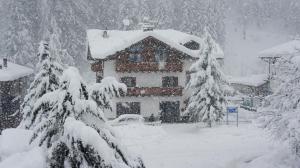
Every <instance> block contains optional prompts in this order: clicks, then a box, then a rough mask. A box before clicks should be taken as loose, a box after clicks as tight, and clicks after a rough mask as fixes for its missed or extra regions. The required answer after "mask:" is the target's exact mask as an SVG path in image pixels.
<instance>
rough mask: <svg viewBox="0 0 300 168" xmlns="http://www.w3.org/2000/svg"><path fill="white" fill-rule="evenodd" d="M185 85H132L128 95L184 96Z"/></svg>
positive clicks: (128, 89)
mask: <svg viewBox="0 0 300 168" xmlns="http://www.w3.org/2000/svg"><path fill="white" fill-rule="evenodd" d="M182 92H183V87H132V88H127V94H126V96H182Z"/></svg>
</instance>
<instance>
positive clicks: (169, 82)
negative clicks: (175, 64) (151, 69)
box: [162, 76, 178, 87]
mask: <svg viewBox="0 0 300 168" xmlns="http://www.w3.org/2000/svg"><path fill="white" fill-rule="evenodd" d="M162 86H163V87H177V86H178V77H176V76H166V77H163V78H162Z"/></svg>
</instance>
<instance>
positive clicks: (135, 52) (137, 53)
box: [128, 44, 144, 62]
mask: <svg viewBox="0 0 300 168" xmlns="http://www.w3.org/2000/svg"><path fill="white" fill-rule="evenodd" d="M143 48H144V45H143V44H136V45H133V46H131V47H130V48H129V51H130V54H129V58H128V60H129V61H131V62H142V61H143V57H142V55H141V53H142V51H143Z"/></svg>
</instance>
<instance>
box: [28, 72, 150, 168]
mask: <svg viewBox="0 0 300 168" xmlns="http://www.w3.org/2000/svg"><path fill="white" fill-rule="evenodd" d="M104 81H106V80H104ZM111 81H114V80H111ZM112 85H114V86H112ZM124 88H126V87H124V85H123V84H119V83H116V82H113V83H109V82H108V81H107V83H105V82H104V83H103V86H101V84H99V85H98V86H97V87H96V86H95V85H94V86H93V87H91V88H88V86H87V84H86V83H85V82H84V81H83V80H82V78H81V76H80V75H79V72H78V70H77V69H76V68H73V67H70V68H68V69H67V70H65V71H64V73H63V75H62V77H61V80H60V86H59V89H57V90H55V91H53V92H49V93H46V94H45V95H43V96H42V97H41V98H40V99H39V100H37V102H36V104H35V105H34V108H33V113H34V114H36V115H35V116H36V117H37V118H38V120H39V121H41V122H39V123H38V124H36V126H35V128H34V135H33V138H32V142H35V141H39V145H40V146H42V147H44V148H46V149H47V150H48V159H47V160H48V163H47V165H48V167H53V168H60V167H61V168H63V167H72V168H88V167H91V168H94V167H108V168H121V167H122V168H123V167H124V168H126V167H128V168H143V167H144V165H143V162H142V160H141V159H140V158H138V157H132V156H131V155H130V154H129V153H128V152H127V151H126V149H124V148H123V147H122V145H121V144H120V143H119V142H118V141H117V139H116V138H115V136H114V133H113V131H112V130H111V128H110V127H109V126H108V125H107V124H106V119H105V117H104V115H103V111H102V108H103V107H102V105H106V104H107V103H103V102H109V101H110V100H109V98H110V97H109V96H117V95H119V94H120V93H119V90H121V89H124ZM97 89H98V91H97ZM89 92H90V93H89ZM97 94H99V95H97ZM101 94H102V95H101ZM101 98H104V99H105V101H104V100H101V101H100V99H101ZM99 102H101V103H102V104H101V103H99ZM108 104H109V103H108ZM99 105H100V106H99ZM45 116H47V117H45Z"/></svg>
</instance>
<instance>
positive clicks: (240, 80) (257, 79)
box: [228, 74, 268, 87]
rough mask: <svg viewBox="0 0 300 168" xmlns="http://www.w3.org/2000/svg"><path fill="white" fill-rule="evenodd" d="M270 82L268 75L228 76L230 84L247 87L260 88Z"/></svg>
mask: <svg viewBox="0 0 300 168" xmlns="http://www.w3.org/2000/svg"><path fill="white" fill-rule="evenodd" d="M267 80H268V75H266V74H259V75H250V76H243V77H233V76H228V81H229V83H230V84H241V85H247V86H255V87H257V86H260V85H262V84H264V83H266V81H267Z"/></svg>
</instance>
